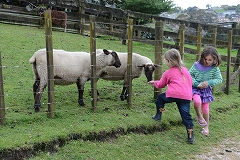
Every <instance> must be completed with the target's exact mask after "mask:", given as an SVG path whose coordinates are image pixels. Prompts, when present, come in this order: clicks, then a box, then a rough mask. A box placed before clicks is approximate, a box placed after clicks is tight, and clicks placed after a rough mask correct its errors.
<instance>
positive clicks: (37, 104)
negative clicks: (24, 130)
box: [34, 86, 46, 112]
mask: <svg viewBox="0 0 240 160" xmlns="http://www.w3.org/2000/svg"><path fill="white" fill-rule="evenodd" d="M45 87H46V86H44V87H41V86H39V87H38V88H37V90H36V92H35V97H34V100H35V102H34V109H35V112H39V111H40V107H41V99H42V94H43V91H44V88H45Z"/></svg>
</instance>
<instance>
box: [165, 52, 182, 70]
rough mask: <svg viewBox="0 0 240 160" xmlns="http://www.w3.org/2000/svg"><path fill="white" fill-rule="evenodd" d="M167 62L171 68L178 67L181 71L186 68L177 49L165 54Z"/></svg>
mask: <svg viewBox="0 0 240 160" xmlns="http://www.w3.org/2000/svg"><path fill="white" fill-rule="evenodd" d="M164 58H165V60H167V61H168V63H169V64H170V67H178V68H179V69H180V71H181V70H182V67H183V66H184V64H183V62H182V60H181V55H180V53H179V51H178V50H176V49H174V48H173V49H170V50H168V51H167V52H166V53H165V54H164Z"/></svg>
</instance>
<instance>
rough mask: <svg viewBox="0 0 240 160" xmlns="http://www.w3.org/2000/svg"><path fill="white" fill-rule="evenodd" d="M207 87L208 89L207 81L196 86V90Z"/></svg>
mask: <svg viewBox="0 0 240 160" xmlns="http://www.w3.org/2000/svg"><path fill="white" fill-rule="evenodd" d="M207 87H208V82H207V81H205V82H202V83H200V84H199V85H198V88H200V89H203V88H207Z"/></svg>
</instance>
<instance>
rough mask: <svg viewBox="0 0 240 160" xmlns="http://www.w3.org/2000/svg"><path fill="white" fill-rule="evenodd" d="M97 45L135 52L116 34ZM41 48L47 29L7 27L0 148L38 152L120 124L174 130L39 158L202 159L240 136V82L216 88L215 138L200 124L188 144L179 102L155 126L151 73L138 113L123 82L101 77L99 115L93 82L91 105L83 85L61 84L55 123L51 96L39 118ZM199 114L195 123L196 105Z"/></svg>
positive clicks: (71, 45)
mask: <svg viewBox="0 0 240 160" xmlns="http://www.w3.org/2000/svg"><path fill="white" fill-rule="evenodd" d="M89 41H90V40H89V37H86V36H85V37H83V36H80V35H77V34H70V33H62V32H55V31H54V32H53V47H54V48H58V49H64V50H69V51H78V50H83V51H89V48H90V47H89ZM96 44H97V48H106V49H114V50H116V51H125V52H126V51H127V46H124V45H121V41H120V40H118V39H116V38H111V37H109V36H103V37H99V38H97V39H96ZM40 48H45V35H44V31H43V30H42V29H38V28H31V27H26V26H17V25H7V24H0V51H1V54H2V64H3V65H4V66H6V67H4V68H3V78H4V91H5V97H4V98H5V106H6V108H7V110H6V125H5V126H0V151H1V150H4V149H9V148H10V149H17V148H31V147H33V146H34V145H35V144H37V143H42V142H46V143H48V142H50V141H52V140H56V139H57V138H62V139H68V138H69V135H72V134H74V133H75V134H81V135H82V137H84V136H88V135H89V133H92V132H96V133H98V132H101V131H109V132H110V131H111V130H116V129H117V128H119V127H121V128H123V129H124V130H127V129H128V128H131V127H137V126H146V127H152V126H161V125H166V126H167V128H166V131H165V132H155V133H153V134H146V135H144V134H136V133H129V134H126V135H119V136H118V138H117V139H110V140H108V141H105V142H97V141H87V140H83V139H79V140H71V141H67V142H68V143H67V144H66V145H64V146H63V147H60V148H59V147H57V149H59V151H58V152H57V153H56V154H50V153H48V152H41V153H39V155H37V156H36V157H35V159H112V158H113V157H115V158H114V159H127V158H130V159H161V158H162V159H176V157H178V159H179V158H180V159H186V158H187V157H189V156H192V155H193V154H197V153H198V152H199V149H202V150H203V148H202V146H204V145H213V144H217V143H218V142H220V141H221V140H223V139H224V138H226V137H231V136H235V135H239V128H240V126H239V123H238V121H237V120H239V119H238V118H239V112H240V109H239V105H240V104H239V98H240V94H239V93H238V92H237V84H234V85H232V86H231V90H230V95H225V94H223V93H222V92H220V91H219V87H220V86H217V87H216V89H215V97H216V101H214V102H213V103H212V104H211V126H210V129H211V136H210V137H208V138H206V137H203V136H202V135H201V134H200V130H201V128H200V127H199V126H198V125H196V126H195V133H196V143H195V144H194V145H188V144H187V143H186V133H185V132H186V131H185V129H184V126H183V125H180V124H179V122H180V121H181V118H180V116H179V112H178V110H177V107H176V105H175V104H169V105H167V106H166V111H165V113H164V116H163V120H162V122H161V123H156V122H153V121H152V119H151V116H152V115H153V114H154V113H155V105H154V102H153V88H152V87H150V86H149V85H147V83H146V78H145V77H144V76H142V77H140V78H139V79H135V80H133V95H134V96H133V100H132V101H133V106H132V108H131V109H128V108H127V103H126V102H122V101H120V98H119V96H120V93H121V89H122V82H120V81H119V82H110V81H103V80H100V81H99V83H98V89H99V92H100V98H101V99H100V101H99V102H98V107H97V111H96V112H93V111H92V110H91V97H90V82H87V83H86V86H85V89H86V90H85V93H84V98H85V103H86V106H85V107H79V106H78V103H77V87H76V85H70V86H55V88H54V90H55V101H56V105H55V107H56V116H55V118H53V119H50V118H48V117H47V115H46V111H47V104H46V103H47V92H46V93H44V95H43V99H42V103H44V104H43V105H42V108H41V111H40V112H39V113H35V112H34V109H33V95H32V84H33V72H32V67H31V65H30V64H29V62H28V60H29V58H30V57H31V56H32V54H33V53H34V52H35V51H36V50H38V49H40ZM133 51H134V52H138V53H141V54H142V55H145V56H147V57H149V58H151V59H152V60H153V59H154V46H151V45H146V44H142V43H136V42H134V43H133ZM164 51H166V49H164ZM184 59H185V64H186V66H187V67H188V68H190V67H191V65H192V64H193V62H194V60H195V56H194V55H190V54H186V55H185V57H184ZM220 68H221V71H226V64H225V63H223V64H222V65H221V66H220ZM163 69H164V70H165V69H166V66H164V68H163ZM223 76H225V75H224V74H223ZM233 106H236V107H235V108H234V107H233ZM191 109H192V110H191V112H192V115H193V118H195V114H194V112H193V108H191ZM220 112H221V113H220ZM173 124H175V125H173ZM237 128H238V129H237ZM117 157H118V158H117Z"/></svg>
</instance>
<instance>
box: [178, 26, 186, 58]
mask: <svg viewBox="0 0 240 160" xmlns="http://www.w3.org/2000/svg"><path fill="white" fill-rule="evenodd" d="M184 30H185V26H184V24H181V25H180V35H179V37H180V42H179V51H180V55H181V59H182V61H184V42H185V37H184Z"/></svg>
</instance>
